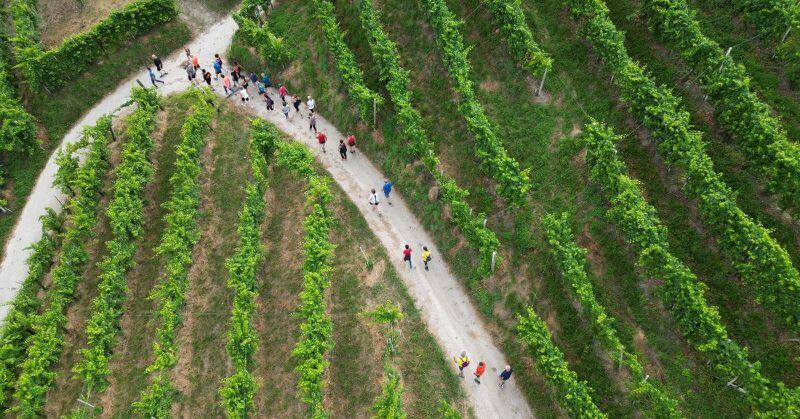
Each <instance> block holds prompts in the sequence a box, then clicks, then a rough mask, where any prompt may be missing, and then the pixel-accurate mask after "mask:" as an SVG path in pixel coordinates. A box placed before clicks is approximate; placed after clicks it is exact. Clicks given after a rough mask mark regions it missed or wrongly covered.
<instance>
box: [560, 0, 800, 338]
mask: <svg viewBox="0 0 800 419" xmlns="http://www.w3.org/2000/svg"><path fill="white" fill-rule="evenodd" d="M568 3H569V5H570V8H571V10H572V14H573V16H574V17H575V18H577V19H578V20H580V21H581V22H582V29H581V31H582V32H583V34H584V36H586V38H587V39H588V40H589V41H590V42H591V43H592V44H593V45H594V47H595V49H596V50H597V51H598V53H599V54H600V56H601V57H602V58H603V60H604V61H605V62H606V63H607V65H608V66H609V68H610V69H611V70H612V72H613V73H614V75H615V76H616V77H615V79H614V83H616V84H617V86H619V88H620V89H621V90H622V94H623V97H624V99H625V100H626V101H627V102H628V103H629V104H630V106H631V109H632V111H633V113H634V114H635V115H636V116H637V117H638V118H639V119H640V120H641V121H642V122H643V123H644V125H645V126H646V127H647V128H648V129H649V130H650V132H651V133H652V136H653V137H654V139H656V140H657V141H658V142H659V149H660V150H661V152H662V153H663V154H664V156H665V157H666V158H667V160H668V161H669V162H670V163H672V164H676V165H678V166H680V167H681V168H683V169H684V170H685V171H686V184H685V185H684V190H685V191H686V193H687V194H688V195H689V196H690V197H693V198H696V199H697V200H698V207H699V208H700V212H701V215H702V217H703V219H704V221H705V222H706V224H707V225H708V226H709V228H710V230H711V231H712V232H713V233H715V235H716V240H717V243H718V244H719V246H720V249H721V250H722V252H723V253H724V254H725V255H727V256H728V257H729V258H730V259H731V260H733V261H735V262H734V267H735V268H736V269H737V270H738V271H739V272H741V273H742V276H743V279H744V280H745V281H746V283H747V284H748V285H749V286H750V287H753V288H755V289H756V290H757V292H756V294H757V295H759V296H760V297H761V298H762V299H765V300H766V298H765V295H767V294H768V297H769V299H770V300H773V299H778V298H779V297H778V296H777V295H776V294H779V291H769V292H767V291H765V290H778V289H781V288H784V287H786V288H789V289H790V288H791V287H795V286H798V285H797V283H798V281H800V279H798V273H797V271H796V270H795V269H794V267H793V266H792V263H791V260H790V258H789V255H788V253H787V252H786V250H785V249H784V248H783V247H781V245H780V244H779V243H778V242H777V241H776V240H775V239H773V238H772V237H771V236H770V232H769V231H768V230H767V229H765V228H764V227H763V226H762V225H761V224H759V223H758V222H756V221H755V220H753V219H752V218H751V217H750V216H749V215H747V214H746V213H745V212H744V211H742V210H741V209H740V208H739V207H738V206H737V204H736V197H735V193H734V192H733V190H731V188H730V187H728V185H726V184H725V182H724V181H723V180H722V176H721V175H720V174H719V173H718V172H716V171H715V169H714V164H713V162H712V161H711V158H710V157H709V156H708V154H706V151H705V144H704V142H703V139H702V134H701V133H700V132H698V131H695V130H694V129H692V127H691V124H690V122H689V114H688V112H686V110H685V109H684V108H683V106H682V104H681V103H680V101H679V100H678V99H677V98H676V97H675V96H673V94H672V92H670V91H669V89H667V88H666V87H663V86H657V85H656V83H655V81H654V80H653V79H652V77H650V76H648V75H647V73H646V72H645V71H644V69H643V68H642V67H641V66H640V65H638V64H637V63H636V62H634V61H633V60H632V59H631V58H630V56H629V55H628V52H627V50H626V49H625V45H624V42H623V38H624V36H623V34H622V33H621V32H620V31H619V30H617V29H616V27H615V26H614V23H613V22H612V21H611V19H610V18H609V16H608V8H607V7H606V6H605V4H604V3H603V2H602V1H599V0H570V1H569V2H568ZM770 300H766V301H764V302H770ZM782 311H784V312H785V311H786V310H782ZM780 314H784V313H783V312H782V313H780ZM784 320H785V321H787V322H788V323H790V324H792V325H794V326H798V321H799V320H800V318H798V319H793V318H791V317H787V316H785V315H784Z"/></svg>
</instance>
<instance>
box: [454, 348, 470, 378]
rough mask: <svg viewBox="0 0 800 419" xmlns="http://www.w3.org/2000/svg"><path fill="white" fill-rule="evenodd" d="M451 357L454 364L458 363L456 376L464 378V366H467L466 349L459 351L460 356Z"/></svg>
mask: <svg viewBox="0 0 800 419" xmlns="http://www.w3.org/2000/svg"><path fill="white" fill-rule="evenodd" d="M453 359H454V360H455V361H456V365H458V376H459V377H461V378H464V368H467V367H468V366H469V357H468V356H467V351H461V356H460V357H458V358H456V357H453Z"/></svg>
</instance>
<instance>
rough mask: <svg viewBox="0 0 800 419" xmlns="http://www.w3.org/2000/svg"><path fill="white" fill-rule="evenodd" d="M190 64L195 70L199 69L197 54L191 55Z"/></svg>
mask: <svg viewBox="0 0 800 419" xmlns="http://www.w3.org/2000/svg"><path fill="white" fill-rule="evenodd" d="M192 66H194V70H195V71H197V70H199V69H200V57H198V56H197V54H195V55H192Z"/></svg>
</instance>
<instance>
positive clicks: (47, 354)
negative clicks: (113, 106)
mask: <svg viewBox="0 0 800 419" xmlns="http://www.w3.org/2000/svg"><path fill="white" fill-rule="evenodd" d="M110 131H111V117H109V116H104V117H102V118H100V120H99V121H98V122H97V124H96V125H95V126H93V127H90V128H86V129H85V131H84V133H83V138H84V139H85V140H89V139H91V140H89V144H88V148H89V150H88V156H87V157H86V161H85V162H84V164H83V166H81V167H80V168H79V169H77V175H76V177H75V181H74V185H75V189H76V191H77V193H76V197H75V198H74V199H72V200H70V201H69V203H68V204H67V209H68V211H69V216H68V218H67V226H68V227H67V229H66V230H65V231H64V233H63V238H62V240H63V246H62V252H61V257H60V259H59V261H58V263H57V264H56V266H55V268H53V273H52V284H51V285H50V287H49V289H48V290H47V296H46V303H47V308H46V309H45V310H44V312H43V313H42V314H40V315H38V316H37V317H35V318H34V319H33V320H32V322H31V328H32V329H33V331H34V333H33V334H32V335H31V336H30V337H29V338H28V339H27V340H26V342H25V346H26V351H27V352H26V357H25V360H24V361H23V362H22V364H21V372H20V375H19V378H18V379H17V382H16V384H15V388H16V391H15V393H14V399H15V401H16V405H15V406H13V410H14V411H15V412H16V413H17V414H19V415H20V416H23V417H32V416H36V415H38V414H39V412H40V411H41V409H42V407H43V406H44V402H45V397H44V396H45V393H47V391H48V390H49V389H50V386H51V385H52V384H53V380H54V379H55V373H54V372H52V371H50V370H49V369H50V366H51V365H52V363H53V362H55V361H56V360H58V357H59V354H60V353H61V350H62V349H63V347H64V343H65V341H64V336H63V328H64V326H65V325H66V323H67V317H66V316H65V314H64V313H65V311H66V309H67V307H68V306H69V305H70V304H71V303H72V300H73V297H74V294H75V289H76V287H77V285H78V282H79V281H80V279H81V276H82V275H83V272H84V270H85V269H86V263H87V261H88V259H89V257H88V254H87V252H86V248H85V243H86V239H87V238H88V236H89V234H90V233H91V230H92V228H93V227H94V225H95V223H96V222H97V206H98V202H99V195H100V189H101V188H102V185H103V178H104V176H105V173H106V171H107V169H108V142H109V140H110V138H111V135H110Z"/></svg>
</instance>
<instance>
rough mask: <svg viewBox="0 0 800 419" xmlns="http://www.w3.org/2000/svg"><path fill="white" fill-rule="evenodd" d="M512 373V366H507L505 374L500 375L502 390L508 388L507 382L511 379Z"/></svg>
mask: <svg viewBox="0 0 800 419" xmlns="http://www.w3.org/2000/svg"><path fill="white" fill-rule="evenodd" d="M512 372H513V371H511V365H506V369H504V370H503V372H501V373H500V388H503V387H505V386H506V381H508V379H509V378H511V373H512Z"/></svg>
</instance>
